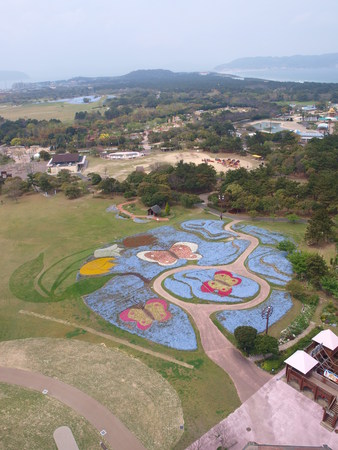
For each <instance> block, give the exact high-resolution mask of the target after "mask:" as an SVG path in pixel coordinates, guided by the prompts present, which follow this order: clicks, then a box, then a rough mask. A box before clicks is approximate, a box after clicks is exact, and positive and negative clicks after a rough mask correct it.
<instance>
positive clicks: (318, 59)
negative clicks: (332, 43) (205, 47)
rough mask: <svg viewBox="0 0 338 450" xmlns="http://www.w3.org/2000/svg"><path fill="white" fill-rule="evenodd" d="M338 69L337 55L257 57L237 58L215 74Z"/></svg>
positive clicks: (223, 65) (216, 68)
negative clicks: (272, 70) (244, 71)
mask: <svg viewBox="0 0 338 450" xmlns="http://www.w3.org/2000/svg"><path fill="white" fill-rule="evenodd" d="M335 68H337V69H338V53H328V54H326V55H294V56H281V57H277V56H257V57H250V58H239V59H235V60H233V61H231V62H229V63H226V64H221V65H220V66H217V67H215V70H216V71H217V72H226V71H227V70H264V69H335Z"/></svg>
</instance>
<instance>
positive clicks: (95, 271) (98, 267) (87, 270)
mask: <svg viewBox="0 0 338 450" xmlns="http://www.w3.org/2000/svg"><path fill="white" fill-rule="evenodd" d="M112 261H115V258H98V259H94V260H93V261H89V262H88V263H86V264H85V265H84V266H82V267H81V269H80V275H103V274H105V273H108V272H109V269H111V268H112V267H114V266H115V264H114V263H113V262H112Z"/></svg>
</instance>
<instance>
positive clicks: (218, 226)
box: [181, 220, 235, 240]
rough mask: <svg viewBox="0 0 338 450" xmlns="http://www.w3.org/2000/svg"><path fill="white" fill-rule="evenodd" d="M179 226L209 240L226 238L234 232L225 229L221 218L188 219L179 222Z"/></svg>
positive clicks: (233, 234)
mask: <svg viewBox="0 0 338 450" xmlns="http://www.w3.org/2000/svg"><path fill="white" fill-rule="evenodd" d="M181 228H183V230H186V231H190V232H191V233H198V234H201V235H202V236H203V237H204V238H206V239H210V240H219V239H227V238H228V237H230V236H235V233H230V232H229V231H225V230H224V229H223V228H224V222H223V221H222V220H188V221H187V222H183V223H181Z"/></svg>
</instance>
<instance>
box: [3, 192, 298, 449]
mask: <svg viewBox="0 0 338 450" xmlns="http://www.w3.org/2000/svg"><path fill="white" fill-rule="evenodd" d="M3 201H4V204H3V205H0V211H1V213H2V214H1V217H2V218H3V220H1V221H0V248H1V249H2V255H3V257H2V259H1V262H0V269H1V272H2V277H1V278H0V341H6V340H14V339H22V338H31V337H34V338H39V337H50V338H53V337H55V338H68V339H76V340H80V341H84V342H89V343H94V344H98V345H99V344H101V343H102V342H103V343H104V344H105V345H106V346H107V347H110V348H113V349H116V348H118V349H121V350H123V351H125V352H126V353H127V354H128V355H131V356H134V357H136V358H138V359H139V360H140V361H142V362H144V363H145V364H146V365H147V366H148V367H150V368H152V369H154V370H155V371H156V372H158V373H159V374H160V375H162V376H163V377H164V378H165V379H166V380H167V381H168V382H169V383H170V384H171V386H172V387H173V388H174V389H175V390H176V392H177V393H178V395H179V398H180V401H181V404H182V408H183V414H184V433H183V436H182V438H181V439H180V441H179V442H178V443H177V444H176V445H175V447H174V448H175V449H183V448H186V447H187V445H189V444H190V443H191V442H192V441H194V440H195V439H197V438H198V437H199V436H201V435H202V434H203V433H204V432H206V431H207V430H208V429H210V428H211V427H212V426H213V425H215V424H216V423H218V422H219V421H220V420H222V419H223V418H225V417H226V416H227V415H228V414H230V413H231V412H232V411H233V410H234V409H236V408H237V407H238V406H239V405H240V401H239V398H238V396H237V393H236V390H235V388H234V385H233V383H232V382H231V380H230V378H229V377H228V375H227V374H226V373H224V371H223V370H221V369H220V368H219V367H218V366H216V365H215V364H214V363H213V362H212V361H210V360H209V359H208V358H207V357H206V355H205V354H204V352H203V351H202V350H201V344H200V341H199V336H198V342H199V348H198V350H197V351H195V352H180V351H175V350H173V349H169V348H166V347H163V346H161V345H159V344H155V343H152V342H148V341H146V340H144V339H142V338H140V337H138V336H136V335H130V334H129V333H127V332H125V331H123V330H120V329H118V328H116V327H114V326H113V325H111V324H110V323H108V322H106V321H105V320H103V319H102V318H101V317H100V316H97V315H96V314H95V313H93V312H92V311H91V310H90V309H89V308H88V307H87V306H86V305H85V303H84V302H83V300H82V298H81V295H83V294H84V293H86V292H90V291H92V290H95V289H97V287H99V286H100V285H102V283H104V282H105V281H106V280H107V278H109V277H102V278H92V279H88V280H84V281H82V282H78V283H77V282H76V278H75V277H76V274H77V271H78V269H79V267H80V266H81V264H82V263H83V261H85V260H86V258H87V257H88V256H89V255H91V254H92V252H93V250H94V249H96V248H99V247H101V246H102V245H104V244H108V243H111V242H114V241H115V240H116V239H119V238H123V237H126V236H131V235H134V234H140V233H145V232H147V231H148V230H150V229H152V228H154V227H158V226H162V225H163V224H161V223H158V222H156V221H150V222H149V223H147V224H136V223H134V222H133V221H132V220H123V221H122V220H118V219H116V218H115V213H107V212H106V208H107V207H108V206H110V205H112V204H113V203H115V204H118V203H121V202H123V201H125V199H123V198H118V197H114V198H106V199H105V198H92V197H90V196H86V197H83V198H80V199H76V200H72V201H69V200H67V199H65V197H64V196H63V195H62V194H58V195H56V196H53V197H48V198H46V197H44V196H40V195H37V194H32V195H28V196H25V197H23V198H20V199H19V201H18V202H17V203H16V202H11V201H9V200H8V199H7V198H4V197H3ZM139 208H140V206H139V205H137V206H136V209H137V210H138V209H139ZM192 218H195V219H196V218H208V219H212V218H213V217H212V216H210V215H209V214H206V213H204V212H203V211H201V210H200V209H193V210H186V209H184V208H182V207H175V208H173V209H172V211H171V218H170V221H169V223H168V224H170V225H172V226H176V225H178V224H179V223H180V222H182V221H184V220H189V219H192ZM250 223H253V224H254V225H256V226H262V227H265V228H267V229H270V230H274V231H279V232H282V233H284V234H286V235H289V236H291V237H292V238H293V239H294V240H295V241H296V242H297V243H300V244H301V243H302V239H303V235H304V230H305V225H304V224H295V225H293V224H290V223H280V222H260V221H253V222H250ZM165 224H167V223H165ZM301 245H303V244H301ZM304 245H305V244H304ZM298 306H299V305H298ZM22 309H24V310H27V311H31V312H35V313H39V314H43V315H46V316H50V317H53V318H57V319H63V320H67V321H69V322H74V323H76V324H78V326H76V327H70V326H67V325H65V324H62V323H57V322H51V321H48V320H44V319H41V318H38V317H32V316H28V315H23V314H19V311H20V310H22ZM298 309H299V308H298V307H297V306H296V307H295V308H293V309H292V310H291V311H290V312H289V313H288V315H287V316H285V318H283V319H282V321H280V323H278V324H276V325H274V326H273V327H271V334H273V335H276V336H277V335H278V333H279V332H280V330H281V329H282V328H285V326H286V325H287V324H288V323H289V322H290V321H291V320H293V318H294V317H295V315H297V314H298ZM81 326H83V327H90V328H93V329H95V330H97V331H100V332H104V333H107V334H110V335H112V336H115V337H119V338H123V339H125V340H128V341H129V342H130V343H132V344H136V345H138V346H140V347H143V348H145V349H150V350H153V351H156V352H161V353H162V354H166V355H169V356H172V357H174V358H175V359H178V360H181V361H184V362H186V363H189V364H191V365H193V366H194V369H188V368H185V367H182V366H179V365H177V364H174V363H172V362H167V361H164V360H162V359H159V358H156V357H155V356H153V355H150V354H146V353H144V352H141V351H139V350H137V349H134V348H130V347H128V346H126V345H123V344H120V343H116V342H113V341H110V340H107V339H105V338H103V337H100V336H97V335H94V334H92V333H90V332H83V330H82V329H81ZM32 442H33V441H32ZM33 447H34V446H33V444H32V447H31V448H33ZM0 449H1V447H0Z"/></svg>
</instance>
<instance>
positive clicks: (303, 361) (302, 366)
mask: <svg viewBox="0 0 338 450" xmlns="http://www.w3.org/2000/svg"><path fill="white" fill-rule="evenodd" d="M284 362H285V363H286V364H288V365H289V366H291V367H293V368H294V369H296V370H298V371H299V372H301V373H302V374H304V375H306V374H307V373H308V372H310V370H311V369H313V368H314V367H315V366H316V365H317V364H318V361H317V360H316V359H314V358H312V356H310V355H309V354H308V353H306V352H304V350H297V351H296V352H295V353H294V354H293V355H291V356H290V357H289V358H288V359H286V360H285V361H284Z"/></svg>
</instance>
